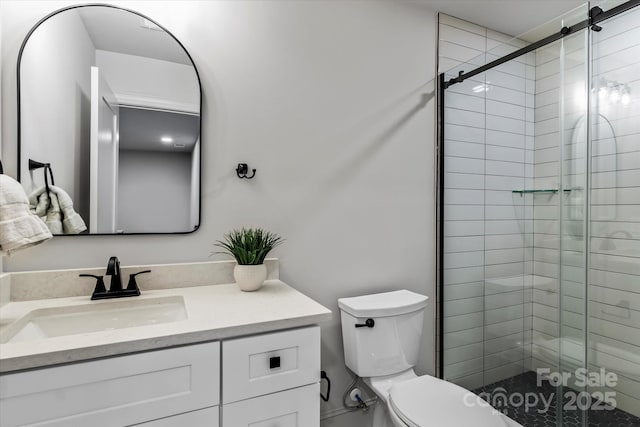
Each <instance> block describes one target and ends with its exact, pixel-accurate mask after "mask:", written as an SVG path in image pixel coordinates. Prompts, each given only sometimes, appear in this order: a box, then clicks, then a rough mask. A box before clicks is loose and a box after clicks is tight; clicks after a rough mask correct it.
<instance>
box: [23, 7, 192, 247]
mask: <svg viewBox="0 0 640 427" xmlns="http://www.w3.org/2000/svg"><path fill="white" fill-rule="evenodd" d="M82 7H109V8H112V9H117V10H122V11H125V12H129V13H133V14H134V15H138V16H140V17H141V18H144V19H146V20H148V21H149V22H151V23H153V24H154V25H157V26H158V27H159V28H160V29H162V30H163V31H164V32H166V33H167V34H169V36H171V38H172V39H173V40H174V41H175V42H176V43H178V45H179V46H180V47H181V48H182V50H183V51H184V53H185V54H186V55H187V57H188V58H189V61H191V65H192V66H193V70H194V71H195V73H196V78H197V79H198V93H199V95H200V102H199V105H200V117H199V118H200V126H199V128H200V129H199V132H200V142H201V143H200V156H199V157H200V158H199V161H200V164H199V174H198V184H199V189H198V200H199V203H198V225H196V227H195V228H194V229H193V230H188V231H174V232H168V233H163V232H157V233H85V234H56V237H62V236H66V237H70V236H137V235H151V236H153V235H172V234H191V233H194V232H196V231H197V230H198V229H199V228H200V225H201V224H202V81H201V80H200V73H199V72H198V67H196V63H195V62H194V61H193V58H192V57H191V54H190V53H189V51H188V50H187V49H186V48H185V47H184V45H183V44H182V42H180V40H178V38H177V37H176V36H174V35H173V33H171V31H169V30H167V29H166V28H165V27H163V26H162V25H160V24H159V23H157V22H156V21H155V20H153V19H151V18H149V17H148V16H146V15H143V14H142V13H140V12H136V11H135V10H131V9H127V8H124V7H120V6H114V5H111V4H103V3H86V4H77V5H73V6H68V7H64V8H62V9H58V10H56V11H54V12H51V13H50V14H48V15H47V16H45V17H44V18H42V19H40V20H39V21H38V22H37V23H36V24H35V25H34V26H33V27H32V28H31V29H30V30H29V32H28V33H27V35H26V36H25V37H24V40H23V41H22V44H21V45H20V50H19V51H18V63H17V67H16V80H17V88H16V92H17V107H18V111H17V122H18V129H17V132H16V135H17V138H16V139H17V144H18V146H17V162H18V165H17V166H18V167H17V169H16V170H17V177H16V180H17V181H18V182H20V176H21V170H20V161H21V145H22V140H21V134H22V130H21V116H22V111H21V109H20V65H21V64H22V54H23V52H24V48H25V46H26V45H27V42H28V41H29V38H30V37H31V35H32V34H33V32H34V31H35V30H36V29H37V28H38V27H39V26H40V25H41V24H42V23H43V22H45V21H47V20H48V19H49V18H51V17H53V16H55V15H57V14H59V13H62V12H65V11H67V10H72V9H79V8H82Z"/></svg>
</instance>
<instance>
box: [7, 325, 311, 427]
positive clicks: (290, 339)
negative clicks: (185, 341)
mask: <svg viewBox="0 0 640 427" xmlns="http://www.w3.org/2000/svg"><path fill="white" fill-rule="evenodd" d="M221 377H222V380H221V379H220V378H221ZM319 380H320V328H319V327H318V326H311V327H304V328H300V329H291V330H285V331H276V332H267V333H263V334H260V335H253V336H248V337H241V338H229V339H224V340H222V342H219V341H215V342H207V343H202V344H192V345H185V346H183V347H175V348H169V349H163V350H154V351H148V352H145V353H137V354H131V355H124V356H117V357H112V358H106V359H101V360H92V361H89V362H80V363H73V364H69V365H62V366H54V367H50V368H41V369H34V370H31V371H26V372H19V373H14V374H5V375H2V376H0V426H2V427H12V426H24V425H38V426H47V427H54V426H55V427H63V426H64V427H76V426H77V427H86V426H91V427H118V426H133V425H136V426H144V427H219V426H222V427H244V426H252V427H267V426H268V427H319V425H320V401H319V393H320V386H319Z"/></svg>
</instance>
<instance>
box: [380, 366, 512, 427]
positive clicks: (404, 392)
mask: <svg viewBox="0 0 640 427" xmlns="http://www.w3.org/2000/svg"><path fill="white" fill-rule="evenodd" d="M465 396H466V398H465ZM465 402H467V404H465ZM478 402H479V398H478V397H477V396H476V395H474V394H473V393H471V392H470V391H468V390H466V389H464V388H462V387H460V386H458V385H455V384H453V383H450V382H447V381H444V380H441V379H438V378H435V377H432V376H429V375H424V376H422V377H417V378H414V379H411V380H408V381H402V382H399V383H397V384H394V385H393V387H391V390H390V392H389V406H390V410H392V411H393V412H394V413H395V415H397V416H398V418H400V419H401V420H402V421H403V422H404V423H405V424H406V425H407V426H409V427H427V426H434V427H462V426H474V427H503V426H504V427H506V426H508V425H509V424H508V423H507V422H506V420H505V417H504V416H503V415H502V414H501V413H499V412H498V411H496V410H494V409H493V408H492V407H491V406H489V405H488V404H486V402H484V401H482V402H483V403H484V405H479V404H478Z"/></svg>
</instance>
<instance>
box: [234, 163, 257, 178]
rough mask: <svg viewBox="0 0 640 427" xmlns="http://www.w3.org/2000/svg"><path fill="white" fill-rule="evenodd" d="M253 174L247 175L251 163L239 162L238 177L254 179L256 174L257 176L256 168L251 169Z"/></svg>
mask: <svg viewBox="0 0 640 427" xmlns="http://www.w3.org/2000/svg"><path fill="white" fill-rule="evenodd" d="M251 170H252V172H253V174H252V175H251V176H247V173H248V172H249V165H247V164H246V163H238V167H237V168H236V174H237V175H238V178H246V179H253V177H254V176H256V170H255V169H251Z"/></svg>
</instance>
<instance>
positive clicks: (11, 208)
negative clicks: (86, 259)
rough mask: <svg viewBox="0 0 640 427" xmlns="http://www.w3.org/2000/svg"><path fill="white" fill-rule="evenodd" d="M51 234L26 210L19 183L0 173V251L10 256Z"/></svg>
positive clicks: (27, 202)
mask: <svg viewBox="0 0 640 427" xmlns="http://www.w3.org/2000/svg"><path fill="white" fill-rule="evenodd" d="M52 237H53V236H52V235H51V232H50V231H49V229H48V228H47V226H46V225H45V223H44V222H43V221H42V220H41V219H40V218H39V217H38V216H37V215H34V214H33V213H31V212H30V210H29V199H28V198H27V195H26V193H25V192H24V189H23V188H22V185H20V183H19V182H17V181H16V180H14V179H13V178H11V177H10V176H8V175H2V174H0V254H2V255H11V254H12V253H13V252H15V251H18V250H21V249H25V248H28V247H30V246H34V245H37V244H39V243H42V242H45V241H47V240H49V239H51V238H52Z"/></svg>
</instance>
